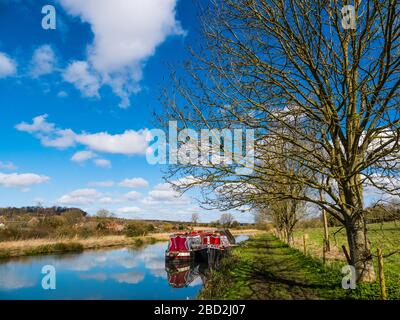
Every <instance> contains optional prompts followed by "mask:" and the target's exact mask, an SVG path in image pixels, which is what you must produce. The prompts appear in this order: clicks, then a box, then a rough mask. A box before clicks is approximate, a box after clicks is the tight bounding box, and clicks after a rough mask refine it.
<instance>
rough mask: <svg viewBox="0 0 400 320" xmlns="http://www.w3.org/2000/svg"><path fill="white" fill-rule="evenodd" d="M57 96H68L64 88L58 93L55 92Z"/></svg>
mask: <svg viewBox="0 0 400 320" xmlns="http://www.w3.org/2000/svg"><path fill="white" fill-rule="evenodd" d="M57 97H59V98H66V97H68V93H66V92H65V91H64V90H62V91H60V92H59V93H57Z"/></svg>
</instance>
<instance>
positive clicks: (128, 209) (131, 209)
mask: <svg viewBox="0 0 400 320" xmlns="http://www.w3.org/2000/svg"><path fill="white" fill-rule="evenodd" d="M117 212H118V213H123V214H127V213H140V212H142V210H141V209H140V208H138V207H124V208H119V209H117Z"/></svg>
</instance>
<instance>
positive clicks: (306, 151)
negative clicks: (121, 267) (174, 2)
mask: <svg viewBox="0 0 400 320" xmlns="http://www.w3.org/2000/svg"><path fill="white" fill-rule="evenodd" d="M348 4H350V1H339V0H333V1H327V0H220V1H213V2H212V3H211V5H210V6H209V7H208V8H206V9H205V13H204V15H203V17H202V25H203V36H204V38H203V42H202V44H203V47H202V48H200V49H196V50H193V51H192V52H193V59H192V61H191V62H190V63H188V64H187V65H186V70H187V71H188V72H187V75H188V76H187V77H185V78H184V81H181V80H180V79H178V78H177V77H175V79H176V82H175V83H176V86H175V87H174V88H173V89H171V90H166V92H165V99H164V103H165V105H166V107H167V109H166V112H167V116H165V115H164V118H163V119H167V120H168V119H179V120H180V126H181V127H180V129H182V128H195V129H201V128H213V129H223V128H250V129H254V130H255V132H256V138H255V144H254V148H255V163H254V170H253V172H252V173H251V174H250V173H247V174H246V173H241V174H238V172H237V170H235V169H236V168H237V167H238V166H239V165H242V163H240V162H238V161H235V159H234V161H233V163H232V164H230V165H221V164H217V165H208V166H200V164H198V165H193V164H180V165H176V166H174V167H173V168H171V170H170V172H169V177H167V179H170V177H172V176H185V175H190V176H192V177H195V179H194V180H192V182H190V183H186V184H185V185H182V184H180V185H179V186H178V188H179V189H180V190H181V191H185V190H187V189H189V188H191V187H194V186H200V187H201V188H202V191H203V195H204V198H205V201H204V205H205V206H207V205H209V206H212V204H215V205H217V206H219V207H221V208H222V209H228V208H234V207H236V208H238V207H242V206H245V205H248V206H249V207H250V208H251V206H252V201H251V197H250V200H249V198H248V197H246V198H243V197H240V196H239V195H238V193H237V192H234V193H231V195H230V196H229V193H228V192H226V190H227V189H231V190H234V189H235V190H237V189H240V190H242V189H244V190H245V191H246V192H247V193H248V194H255V195H256V196H257V198H258V193H259V192H258V190H263V185H269V186H274V187H273V188H268V192H269V193H268V194H264V197H265V201H266V202H268V201H280V200H286V199H293V200H298V201H304V202H308V203H313V204H316V205H318V206H319V207H320V208H321V209H323V210H325V211H326V212H327V213H329V215H331V216H333V217H334V218H336V219H337V220H338V221H339V222H340V223H341V224H342V225H343V226H344V227H345V229H346V234H347V240H348V246H349V251H350V259H351V263H352V264H353V265H354V266H355V269H356V272H357V280H358V281H365V282H372V281H375V272H374V268H373V263H372V254H371V250H370V244H369V241H368V237H367V228H366V221H365V215H364V195H363V188H364V186H365V185H366V184H370V185H373V186H374V187H375V188H378V189H380V190H382V191H385V192H387V193H389V194H391V195H395V196H399V186H400V183H399V171H400V161H399V158H400V147H399V139H400V127H399V124H400V117H399V113H400V107H399V106H400V103H399V92H398V89H399V83H400V79H399V70H400V56H399V36H400V33H399V30H400V25H399V18H398V17H399V3H398V1H396V0H387V1H374V0H365V1H357V0H355V1H354V2H353V3H352V4H353V5H354V10H355V15H356V17H357V20H356V29H354V30H353V29H345V28H343V25H342V19H343V17H342V14H341V9H342V8H343V6H345V5H348ZM293 110H295V113H296V114H297V115H301V117H300V118H299V121H296V125H294V124H293V122H292V121H291V120H290V119H291V115H292V113H293V112H294V111H293ZM299 125H300V126H299ZM299 128H301V130H299ZM266 141H268V142H269V144H271V143H272V144H275V145H276V146H279V145H280V144H282V141H284V143H285V144H286V145H291V146H293V147H292V148H286V149H285V152H283V153H282V152H281V149H280V148H268V147H267V146H268V143H267V144H266ZM266 157H267V158H268V161H265V158H266ZM271 160H273V161H274V163H280V162H282V161H288V160H290V161H293V162H294V163H299V164H301V165H302V166H303V167H306V168H308V170H309V172H307V174H304V172H303V171H301V170H300V171H287V170H283V169H282V168H280V167H279V166H278V165H272V166H269V165H268V164H270V163H271ZM255 177H256V178H255ZM288 184H290V185H294V186H296V185H301V186H305V187H306V188H310V189H311V190H314V191H315V192H307V193H303V194H296V193H293V192H292V191H291V190H290V188H286V187H285V186H287V185H288ZM233 186H234V187H233ZM221 189H225V193H224V192H222V195H224V194H225V195H226V196H225V197H223V198H225V199H227V200H229V201H227V202H221V201H217V202H215V201H213V200H214V199H215V197H216V196H215V194H217V197H220V196H221V192H220V190H221ZM319 193H321V194H322V195H323V197H319V196H318V194H319Z"/></svg>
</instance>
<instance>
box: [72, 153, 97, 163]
mask: <svg viewBox="0 0 400 320" xmlns="http://www.w3.org/2000/svg"><path fill="white" fill-rule="evenodd" d="M96 156H97V155H96V154H95V153H94V152H93V151H88V150H85V151H79V152H76V153H75V154H74V155H73V156H72V157H71V161H74V162H85V161H86V160H89V159H93V158H95V157H96Z"/></svg>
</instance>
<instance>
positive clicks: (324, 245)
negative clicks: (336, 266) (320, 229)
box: [322, 239, 327, 265]
mask: <svg viewBox="0 0 400 320" xmlns="http://www.w3.org/2000/svg"><path fill="white" fill-rule="evenodd" d="M326 249H327V245H326V241H325V239H324V240H323V241H322V263H323V264H324V265H325V261H326Z"/></svg>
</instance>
